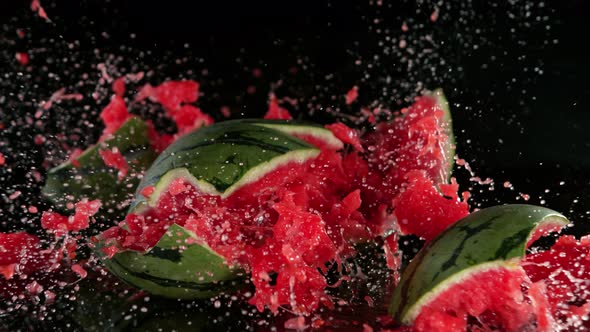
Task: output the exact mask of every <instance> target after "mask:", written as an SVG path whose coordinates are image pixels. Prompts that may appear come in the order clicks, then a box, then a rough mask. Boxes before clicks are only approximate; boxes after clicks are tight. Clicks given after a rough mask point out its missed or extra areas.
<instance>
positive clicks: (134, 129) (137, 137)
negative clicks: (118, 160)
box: [42, 117, 157, 217]
mask: <svg viewBox="0 0 590 332" xmlns="http://www.w3.org/2000/svg"><path fill="white" fill-rule="evenodd" d="M114 147H116V148H117V149H118V150H119V152H120V153H121V154H122V155H123V157H124V158H125V160H126V161H127V163H128V165H129V172H128V176H126V177H125V178H123V179H122V180H119V179H118V175H117V170H115V169H113V168H110V167H108V166H106V165H105V164H104V161H103V160H102V158H101V156H100V154H99V150H104V149H112V148H114ZM156 156H157V154H156V153H155V152H154V151H153V150H152V149H151V147H150V141H149V136H148V126H147V124H146V123H145V122H144V121H143V120H141V119H140V118H138V117H131V118H129V119H128V120H127V121H126V122H124V123H123V124H122V125H121V127H120V128H119V129H118V130H117V131H116V132H115V133H114V134H113V135H112V136H111V137H110V138H109V139H107V140H105V141H103V142H100V143H98V144H96V145H94V146H92V147H90V148H88V149H86V150H85V151H84V152H83V153H82V154H81V155H80V156H78V157H77V158H76V160H77V161H78V163H79V167H75V166H74V165H73V164H72V162H71V161H67V162H64V163H63V164H61V165H59V166H57V167H55V168H53V169H51V170H49V172H48V173H47V179H46V182H45V186H44V187H43V189H42V193H43V195H44V196H45V197H46V198H47V199H48V200H49V201H50V202H51V203H52V204H53V205H54V208H56V209H59V210H66V205H67V203H68V202H77V201H80V200H81V199H83V198H88V199H99V200H101V202H102V203H103V208H102V209H101V212H100V213H101V214H104V213H106V214H107V215H108V216H109V217H114V216H116V215H118V214H120V212H123V213H124V211H125V210H123V209H122V208H120V206H119V205H120V204H121V203H122V202H125V201H126V200H128V199H129V198H130V197H131V195H132V194H133V192H134V190H135V188H136V187H137V185H138V184H139V178H138V177H137V176H132V175H133V174H140V173H141V172H143V171H144V170H145V169H147V168H148V167H149V165H150V164H151V163H152V162H153V161H154V160H155V159H156ZM109 210H110V211H111V212H112V213H108V211H109Z"/></svg>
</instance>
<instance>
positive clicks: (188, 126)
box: [172, 105, 214, 135]
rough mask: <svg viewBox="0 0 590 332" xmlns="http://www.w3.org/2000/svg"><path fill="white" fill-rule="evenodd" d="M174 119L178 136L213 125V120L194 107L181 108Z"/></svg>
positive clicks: (174, 115)
mask: <svg viewBox="0 0 590 332" xmlns="http://www.w3.org/2000/svg"><path fill="white" fill-rule="evenodd" d="M172 119H173V120H174V122H175V123H176V127H177V128H178V135H184V134H186V133H188V132H191V131H193V130H195V129H198V128H200V127H202V126H208V125H211V124H213V122H214V121H213V118H212V117H210V116H209V115H207V114H205V113H203V112H202V111H201V109H200V108H198V107H195V106H192V105H184V106H182V107H180V108H179V109H178V110H177V111H176V112H175V113H174V114H173V115H172Z"/></svg>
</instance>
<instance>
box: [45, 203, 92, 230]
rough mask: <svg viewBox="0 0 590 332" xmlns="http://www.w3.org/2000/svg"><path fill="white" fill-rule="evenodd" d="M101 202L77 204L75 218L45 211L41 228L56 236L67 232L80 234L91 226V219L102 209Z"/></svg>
mask: <svg viewBox="0 0 590 332" xmlns="http://www.w3.org/2000/svg"><path fill="white" fill-rule="evenodd" d="M101 205H102V204H101V202H100V201H99V200H93V201H88V200H87V199H83V200H81V201H79V202H77V203H76V204H75V209H76V210H75V213H74V215H73V216H70V217H67V216H63V215H61V214H59V213H57V212H53V211H45V212H43V215H42V216H41V227H43V228H44V229H45V230H48V231H53V232H54V233H55V234H56V236H61V235H63V234H65V233H67V232H78V231H81V230H83V229H86V228H88V226H90V217H92V216H94V215H95V214H96V213H97V212H98V210H99V209H100V207H101Z"/></svg>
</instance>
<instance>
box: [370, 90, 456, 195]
mask: <svg viewBox="0 0 590 332" xmlns="http://www.w3.org/2000/svg"><path fill="white" fill-rule="evenodd" d="M444 117H445V112H444V110H443V109H442V107H441V105H440V104H439V102H438V100H437V98H436V97H435V96H432V95H426V96H422V97H419V98H417V99H416V101H415V103H414V104H413V105H412V106H410V107H409V108H406V109H403V110H402V111H401V115H400V116H398V117H396V118H395V119H393V121H391V122H389V123H381V124H379V125H378V126H377V130H376V132H375V133H372V134H371V135H368V137H367V138H366V140H365V146H366V148H367V149H368V150H369V151H370V152H371V153H370V154H368V160H369V165H370V167H371V170H372V171H373V172H377V173H378V174H380V178H381V182H380V183H376V184H374V185H376V186H377V188H379V190H377V192H379V194H380V196H381V197H379V198H380V201H382V202H385V203H388V201H390V200H391V199H392V198H394V197H395V196H396V195H397V194H398V193H399V192H400V189H401V186H402V184H403V183H405V182H407V180H406V177H407V173H408V172H410V171H412V170H423V171H425V172H426V173H427V175H428V177H429V178H430V179H432V180H433V181H434V183H435V184H439V183H441V182H445V181H446V178H447V175H448V174H447V173H448V169H449V165H450V164H451V163H452V160H447V156H446V155H445V148H446V146H445V145H446V144H447V143H448V142H450V140H451V139H452V138H451V137H449V136H448V135H447V128H446V126H449V125H450V124H448V123H445V119H444Z"/></svg>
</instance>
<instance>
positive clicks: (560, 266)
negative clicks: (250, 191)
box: [521, 235, 590, 329]
mask: <svg viewBox="0 0 590 332" xmlns="http://www.w3.org/2000/svg"><path fill="white" fill-rule="evenodd" d="M521 265H522V267H523V268H524V269H525V271H526V272H527V275H528V276H529V277H530V278H531V280H532V281H534V282H539V281H542V282H544V283H545V284H546V287H547V297H548V299H549V303H550V306H551V312H552V314H553V315H554V317H555V319H556V320H557V321H558V323H559V324H560V326H562V327H563V328H564V329H568V328H573V327H574V326H568V324H573V323H575V322H576V321H578V322H581V321H583V320H582V315H578V313H579V312H580V311H581V312H582V313H583V315H588V314H589V313H590V311H587V309H584V308H586V307H587V305H588V303H590V236H586V237H582V238H581V239H580V240H576V238H575V237H573V236H568V235H566V236H562V237H560V238H559V239H558V240H557V242H556V243H555V244H554V245H553V246H552V247H551V249H550V250H547V251H542V252H538V253H533V254H529V255H527V256H526V258H525V259H524V260H523V261H522V263H521ZM576 317H577V319H574V318H576ZM584 326H586V327H587V328H590V322H588V320H585V321H584Z"/></svg>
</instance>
